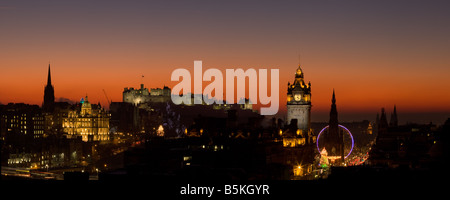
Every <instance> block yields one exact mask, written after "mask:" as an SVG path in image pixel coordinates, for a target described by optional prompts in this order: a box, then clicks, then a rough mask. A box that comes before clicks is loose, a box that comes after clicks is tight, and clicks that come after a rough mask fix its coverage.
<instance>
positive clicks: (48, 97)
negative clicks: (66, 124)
mask: <svg viewBox="0 0 450 200" xmlns="http://www.w3.org/2000/svg"><path fill="white" fill-rule="evenodd" d="M54 103H55V91H54V89H53V85H52V77H51V73H50V64H48V76H47V85H46V86H45V89H44V103H43V104H42V108H43V109H44V111H45V112H52V111H53V105H54Z"/></svg>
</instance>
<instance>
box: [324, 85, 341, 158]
mask: <svg viewBox="0 0 450 200" xmlns="http://www.w3.org/2000/svg"><path fill="white" fill-rule="evenodd" d="M328 126H329V127H328V133H327V135H326V138H325V140H324V142H325V149H326V150H327V152H329V153H328V155H331V156H339V157H341V159H340V161H341V162H343V161H344V137H343V133H342V132H341V131H340V130H339V121H338V113H337V107H336V95H335V92H334V89H333V96H332V98H331V110H330V121H329V123H328Z"/></svg>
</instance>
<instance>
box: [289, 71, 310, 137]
mask: <svg viewBox="0 0 450 200" xmlns="http://www.w3.org/2000/svg"><path fill="white" fill-rule="evenodd" d="M310 116H311V82H309V83H308V84H305V81H304V79H303V71H302V69H301V67H300V66H298V68H297V71H296V72H295V80H294V83H293V84H292V85H291V84H290V83H289V82H288V91H287V123H288V124H291V123H292V122H295V120H294V119H296V120H297V128H298V129H299V130H300V131H302V132H303V133H304V134H308V135H309V130H310V128H311V117H310ZM293 120H294V121H293Z"/></svg>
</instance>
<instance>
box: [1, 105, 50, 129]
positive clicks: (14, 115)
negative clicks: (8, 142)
mask: <svg viewBox="0 0 450 200" xmlns="http://www.w3.org/2000/svg"><path fill="white" fill-rule="evenodd" d="M0 120H1V121H0V132H1V136H2V137H5V136H7V135H9V137H11V138H13V137H16V136H23V137H29V138H40V137H43V136H44V117H43V116H42V113H41V109H40V108H39V106H37V105H28V104H23V103H9V104H8V105H0ZM19 138H20V137H19Z"/></svg>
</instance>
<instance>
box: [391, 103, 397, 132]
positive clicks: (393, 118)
mask: <svg viewBox="0 0 450 200" xmlns="http://www.w3.org/2000/svg"><path fill="white" fill-rule="evenodd" d="M389 126H390V127H396V126H398V119H397V107H396V106H395V105H394V111H393V112H392V115H391V121H390V122H389Z"/></svg>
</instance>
